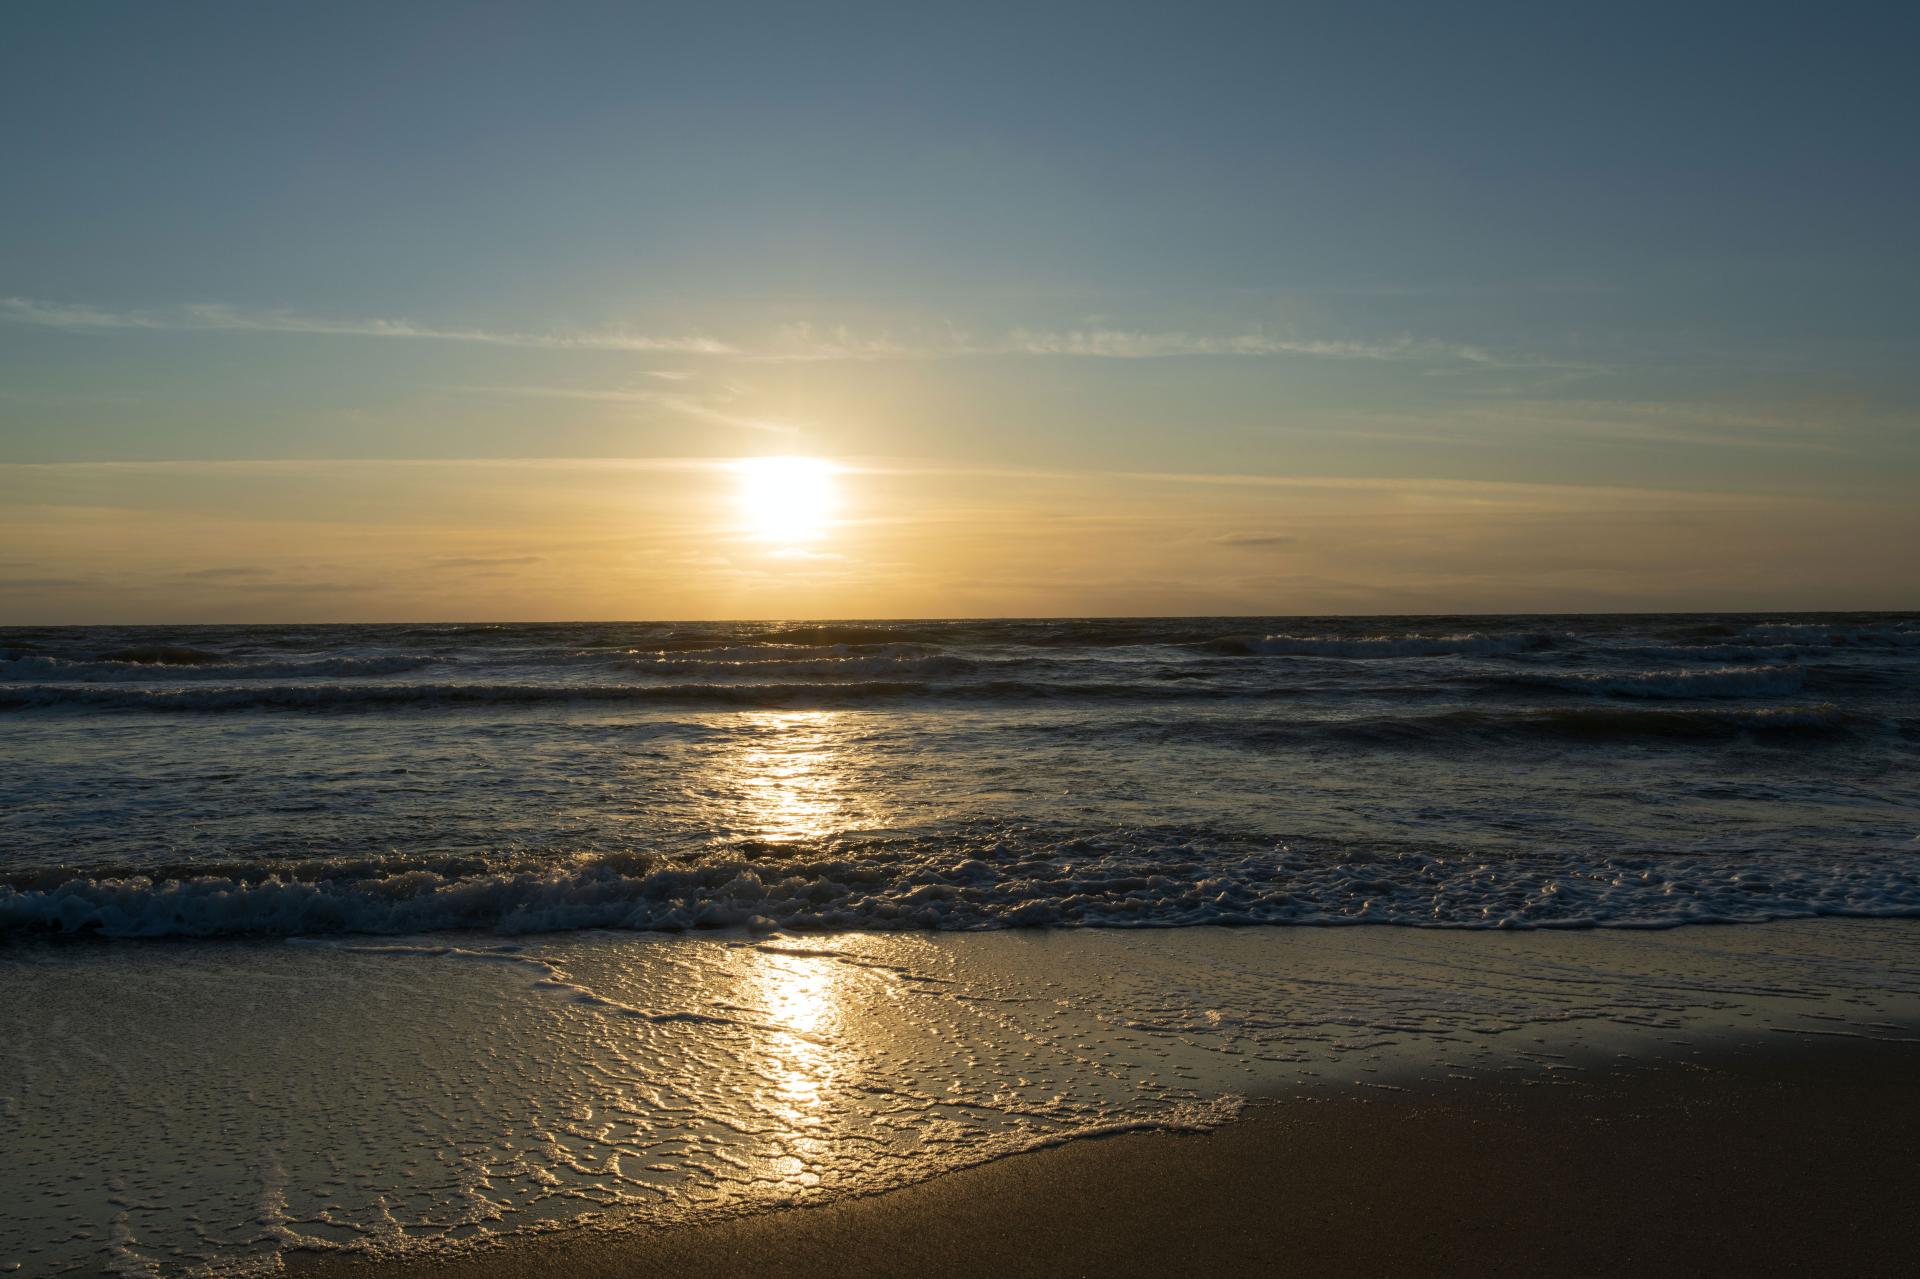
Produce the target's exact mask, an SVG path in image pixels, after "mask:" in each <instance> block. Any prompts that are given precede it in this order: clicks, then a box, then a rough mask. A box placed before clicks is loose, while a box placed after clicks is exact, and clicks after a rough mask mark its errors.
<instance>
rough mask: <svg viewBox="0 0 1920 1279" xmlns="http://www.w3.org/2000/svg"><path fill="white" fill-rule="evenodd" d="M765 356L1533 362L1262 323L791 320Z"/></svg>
mask: <svg viewBox="0 0 1920 1279" xmlns="http://www.w3.org/2000/svg"><path fill="white" fill-rule="evenodd" d="M742 354H743V355H744V356H746V358H750V359H763V360H776V361H778V360H900V359H964V358H978V357H988V356H1034V357H1048V356H1051V357H1064V358H1075V359H1095V360H1157V359H1177V358H1182V357H1194V356H1240V357H1259V356H1267V357H1273V356H1309V357H1318V358H1321V359H1336V360H1393V361H1406V362H1419V363H1454V364H1466V365H1474V366H1481V367H1486V368H1506V367H1520V366H1523V365H1529V364H1530V362H1528V361H1516V360H1507V359H1503V358H1501V357H1498V356H1496V355H1494V354H1492V353H1491V352H1489V351H1487V350H1485V349H1483V348H1481V347H1477V346H1468V345H1463V344H1460V343H1451V342H1438V341H1433V340H1430V339H1423V338H1412V337H1401V338H1395V339H1392V340H1389V341H1376V342H1362V341H1334V340H1327V339H1317V338H1300V337H1293V336H1283V335H1276V334H1269V333H1266V332H1262V331H1254V332H1245V333H1229V334H1205V333H1191V332H1184V331H1171V332H1169V331H1152V330H1140V329H1121V328H1076V329H1032V328H1015V329H1008V330H1005V331H1003V332H997V333H984V334H976V333H969V332H966V331H963V330H959V329H952V328H948V329H942V330H939V331H936V332H932V333H914V334H909V335H907V336H905V337H902V336H897V335H895V334H891V333H880V334H872V333H861V332H859V331H857V330H852V329H848V328H845V327H838V326H825V327H823V326H818V325H812V324H790V325H786V326H784V327H782V328H780V329H779V330H777V331H776V332H775V334H774V340H773V342H772V343H771V345H770V347H769V348H768V349H767V350H765V351H763V352H762V351H743V352H742Z"/></svg>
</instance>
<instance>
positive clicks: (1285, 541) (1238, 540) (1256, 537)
mask: <svg viewBox="0 0 1920 1279" xmlns="http://www.w3.org/2000/svg"><path fill="white" fill-rule="evenodd" d="M1299 540H1300V539H1299V538H1297V537H1295V536H1293V535H1292V534H1291V533H1223V534H1221V535H1220V536H1219V537H1216V538H1214V539H1213V541H1214V543H1215V545H1218V546H1240V547H1249V548H1253V549H1256V550H1257V549H1263V548H1268V547H1274V546H1292V545H1293V544H1294V543H1296V542H1298V541H1299Z"/></svg>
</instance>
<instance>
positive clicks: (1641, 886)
mask: <svg viewBox="0 0 1920 1279" xmlns="http://www.w3.org/2000/svg"><path fill="white" fill-rule="evenodd" d="M756 851H757V852H758V853H760V854H761V855H759V856H750V855H746V854H751V853H755V852H756ZM1812 915H1854V916H1920V867H1916V866H1914V865H1913V864H1912V863H1911V861H1895V860H1893V859H1874V858H1859V859H1853V860H1851V861H1849V862H1847V863H1845V864H1842V865H1829V866H1822V867H1819V868H1812V867H1807V866H1796V865H1792V864H1787V863H1782V862H1771V861H1765V860H1745V861H1743V860H1739V859H1734V860H1728V859H1725V858H1706V857H1617V858H1601V859H1597V860H1596V859H1594V858H1592V857H1591V856H1586V855H1572V854H1569V855H1555V854H1552V853H1544V854H1541V855H1537V856H1525V857H1512V858H1506V859H1501V860H1482V859H1477V858H1452V857H1447V856H1440V855H1435V854H1431V853H1422V852H1410V851H1397V852H1392V851H1390V852H1382V853H1369V854H1361V855H1357V856H1354V857H1351V858H1340V857H1334V856H1328V855H1326V854H1324V853H1315V852H1308V851H1296V850H1294V849H1291V848H1288V847H1286V846H1284V845H1281V846H1258V845H1249V844H1247V843H1246V842H1244V841H1224V842H1221V843H1218V844H1214V845H1211V846H1209V845H1206V844H1205V843H1204V841H1200V840H1197V839H1196V837H1195V834H1194V832H1191V831H1133V832H1115V833H1109V834H1101V835H1083V836H1068V837H1063V838H1060V839H1058V840H1057V841H1056V842H1054V843H1052V844H1050V845H1038V844H1036V843H1035V842H1034V841H1033V840H1031V839H1019V838H1000V839H994V838H988V839H984V840H974V841H972V842H963V843H960V844H958V845H947V844H941V843H937V842H936V843H934V844H933V845H931V846H929V845H928V844H927V843H925V842H915V843H908V842H900V843H891V844H883V845H879V846H874V845H868V846H865V847H862V846H859V845H842V846H837V847H836V846H825V847H819V848H813V849H808V850H805V851H804V852H801V853H798V854H795V853H792V852H785V853H782V854H779V855H774V856H768V855H766V850H764V849H762V850H753V849H746V850H742V851H741V853H738V854H735V855H730V856H728V855H722V856H716V857H714V858H713V859H711V860H708V861H706V862H703V863H700V864H695V865H684V866H683V865H669V864H663V863H660V862H656V861H654V860H652V859H650V858H648V857H645V856H643V855H639V854H632V853H616V854H603V855H597V856H582V857H576V858H571V859H567V860H564V861H559V862H550V863H545V864H541V863H538V862H535V861H532V860H527V859H523V860H520V861H518V862H515V861H513V860H512V859H506V860H504V861H503V862H502V863H501V864H497V865H496V864H489V863H488V862H487V861H486V859H483V858H477V857H476V858H464V859H446V860H441V861H407V860H395V861H393V862H390V863H381V862H377V861H353V862H339V863H331V864H330V863H321V862H309V863H304V864H300V865H289V866H281V867H271V866H252V867H218V868H199V869H197V870H196V869H194V868H179V869H177V870H175V871H171V872H167V871H160V872H137V871H131V870H129V871H126V872H121V873H113V872H99V871H96V872H93V873H80V872H41V873H40V874H39V875H37V876H35V877H32V878H30V879H25V880H20V881H16V882H12V883H6V882H4V881H0V937H4V936H5V935H7V934H22V933H62V934H82V935H86V934H92V935H99V936H104V937H148V938H152V937H222V936H249V935H251V936H261V935H265V936H297V935H313V934H328V933H368V934H399V933H414V932H427V931H436V930H442V929H478V930H484V931H489V932H498V933H529V932H552V931H568V930H575V929H582V928H610V929H630V930H642V931H669V932H674V931H682V930H686V929H698V928H736V927H746V928H751V929H759V930H772V929H789V930H800V931H805V930H844V929H874V930H903V929H911V930H935V931H944V930H981V929H1001V928H1018V927H1039V926H1048V927H1086V928H1168V927H1180V926H1189V925H1201V924H1214V925H1225V924H1239V925H1250V924H1319V925H1325V924H1393V925H1406V926H1416V927H1428V928H1479V929H1485V928H1584V927H1616V928H1629V927H1641V928H1645V927H1664V926H1672V925H1677V924H1683V923H1704V922H1721V923H1725V922H1753V921H1759V920H1767V919H1783V918H1793V917H1801V916H1812Z"/></svg>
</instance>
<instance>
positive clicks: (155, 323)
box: [0, 297, 736, 355]
mask: <svg viewBox="0 0 1920 1279" xmlns="http://www.w3.org/2000/svg"><path fill="white" fill-rule="evenodd" d="M0 319H5V320H11V321H13V322H15V323H19V324H33V325H38V326H40V327H42V328H50V329H69V330H115V329H136V330H148V331H161V332H190V333H294V334H309V335H313V336H319V337H360V338H409V339H413V340H416V341H428V342H476V343H481V344H483V345H487V346H515V347H528V348H532V349H536V350H582V351H637V352H666V353H672V354H676V355H732V354H736V352H735V351H734V349H733V348H732V347H730V346H728V345H727V344H726V343H724V342H719V341H716V340H714V339H712V338H706V337H656V336H651V335H647V334H640V333H629V332H626V331H623V330H605V331H598V332H586V333H501V332H494V331H490V330H486V329H441V328H434V327H431V326H428V325H421V324H415V323H413V322H412V321H410V320H387V319H372V320H351V319H350V320H328V319H319V318H315V317H311V316H303V315H298V314H295V313H293V312H290V311H246V310H241V309H239V308H236V307H231V306H226V305H223V304H218V303H203V304H196V305H191V306H183V307H179V308H176V309H174V310H168V311H139V310H134V311H110V310H106V309H103V308H100V307H92V306H80V305H72V304H66V303H55V302H37V301H35V300H33V299H32V298H20V297H9V298H0Z"/></svg>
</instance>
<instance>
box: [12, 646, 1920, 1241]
mask: <svg viewBox="0 0 1920 1279" xmlns="http://www.w3.org/2000/svg"><path fill="white" fill-rule="evenodd" d="M1916 764H1920V616H1915V615H1846V616H1839V615H1833V616H1818V617H1814V616H1787V617H1783V616H1737V617H1735V616H1715V617H1707V616H1641V617H1502V618H1487V617H1419V618H1258V619H1255V618H1185V619H1142V620H1085V621H995V622H977V621H974V622H962V621H955V622H937V621H936V622H830V623H804V624H798V623H796V624H758V623H756V624H717V623H716V624H708V623H700V624H654V623H646V624H641V623H634V624H613V623H582V624H574V625H500V626H481V625H435V626H357V625H353V626H348V625H342V626H230V627H187V626H170V627H142V628H37V629H15V630H11V631H6V632H0V1205H5V1209H4V1211H0V1274H20V1275H43V1274H44V1275H107V1274H111V1275H121V1276H125V1275H146V1276H186V1275H194V1276H243V1275H272V1274H280V1273H284V1267H285V1265H286V1264H287V1262H288V1259H289V1258H290V1257H292V1256H294V1255H296V1254H309V1253H325V1252H345V1253H351V1254H355V1255H359V1256H365V1257H371V1258H375V1259H383V1258H409V1257H429V1258H430V1257H435V1256H439V1255H443V1254H450V1253H457V1252H462V1251H466V1250H472V1249H482V1248H486V1247H489V1246H492V1245H494V1244H496V1243H499V1242H502V1241H506V1242H512V1241H514V1240H516V1239H519V1238H522V1237H524V1236H526V1235H527V1234H528V1233H529V1232H544V1231H548V1230H552V1229H555V1228H561V1227H565V1228H569V1229H591V1228H595V1227H614V1228H620V1229H628V1228H636V1227H637V1228H641V1229H652V1228H662V1227H673V1226H676V1225H679V1224H682V1223H688V1222H701V1221H708V1220H713V1219H715V1218H719V1217H725V1216H728V1215H733V1214H739V1213H746V1212H757V1211H762V1210H765V1209H769V1208H777V1207H781V1206H785V1205H791V1204H798V1203H813V1202H820V1201H823V1200H830V1199H833V1198H836V1197H841V1196H849V1195H863V1194H869V1193H873V1192H875V1191H881V1190H886V1189H888V1188H891V1187H895V1186H900V1185H904V1184H907V1183H911V1182H914V1181H919V1180H924V1179H926V1178H929V1177H933V1176H936V1175H938V1174H940V1173H942V1172H946V1171H949V1170H953V1169H958V1168H962V1167H966V1166H968V1165H971V1164H978V1163H981V1162H983V1161H986V1160H992V1159H996V1158H1000V1157H1002V1156H1006V1155H1011V1154H1017V1153H1020V1152H1023V1151H1031V1150H1035V1149H1038V1148H1041V1147H1045V1146H1049V1145H1055V1144H1059V1143H1061V1142H1065V1141H1071V1140H1076V1139H1080V1138H1085V1137H1090V1136H1098V1135H1105V1134H1112V1133H1118V1132H1133V1131H1143V1130H1152V1129H1161V1130H1182V1131H1193V1130H1204V1129H1208V1128H1211V1127H1214V1126H1217V1125H1219V1124H1222V1123H1225V1122H1227V1121H1229V1120H1231V1119H1232V1117H1233V1116H1234V1115H1235V1114H1236V1113H1237V1112H1238V1111H1239V1110H1240V1108H1241V1107H1242V1105H1243V1103H1244V1102H1245V1101H1246V1100H1247V1099H1261V1098H1276V1097H1287V1096H1292V1095H1295V1094H1299V1093H1314V1092H1316V1091H1318V1092H1322V1093H1324V1092H1327V1091H1329V1090H1331V1091H1336V1092H1337V1091H1342V1090H1344V1091H1348V1092H1351V1091H1353V1090H1358V1089H1371V1088H1395V1087H1401V1086H1410V1087H1418V1088H1421V1089H1428V1090H1432V1089H1440V1088H1446V1087H1453V1086H1456V1084H1455V1083H1454V1081H1458V1080H1463V1079H1465V1080H1476V1079H1495V1078H1511V1077H1518V1078H1522V1079H1525V1080H1529V1081H1535V1082H1541V1083H1556V1082H1557V1083H1566V1082H1567V1081H1569V1080H1579V1079H1581V1078H1583V1076H1582V1075H1581V1074H1580V1073H1579V1072H1581V1071H1593V1072H1601V1071H1604V1070H1607V1069H1611V1068H1614V1067H1615V1066H1617V1064H1618V1063H1620V1062H1622V1061H1627V1062H1631V1061H1639V1060H1651V1059H1653V1058H1658V1057H1675V1056H1679V1057H1685V1056H1686V1055H1687V1054H1689V1053H1693V1052H1695V1051H1699V1050H1700V1047H1699V1046H1701V1045H1706V1044H1709V1043H1718V1042H1722V1041H1728V1042H1732V1041H1735V1040H1741V1041H1745V1040H1752V1039H1754V1038H1756V1037H1757V1038H1759V1039H1769V1038H1771V1039H1776V1040H1777V1039H1778V1038H1779V1035H1778V1034H1777V1033H1776V1032H1786V1033H1787V1034H1790V1035H1792V1036H1794V1037H1796V1038H1799V1039H1800V1040H1801V1041H1803V1042H1805V1041H1806V1039H1807V1037H1831V1036H1836V1035H1838V1036H1849V1037H1855V1038H1866V1039H1896V1040H1898V1039H1911V1037H1912V1036H1913V1035H1914V1034H1915V1033H1916V1031H1920V926H1916V925H1915V924H1914V922H1913V920H1912V918H1910V917H1915V916H1920V839H1917V838H1916V837H1917V836H1920V768H1917V767H1916ZM1823 917H1824V918H1823ZM1763 921H1774V922H1763ZM1707 923H1712V924H1718V925H1724V924H1737V925H1740V926H1737V927H1682V926H1681V925H1689V924H1707ZM1304 925H1375V926H1374V927H1305V926H1304ZM1814 1042H1822V1040H1820V1039H1818V1038H1816V1039H1815V1040H1814ZM1592 1077H1594V1078H1598V1077H1599V1075H1598V1073H1595V1074H1594V1075H1593V1076H1592ZM1457 1086H1465V1085H1457ZM1300 1175H1309V1174H1308V1173H1301V1174H1300Z"/></svg>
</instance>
